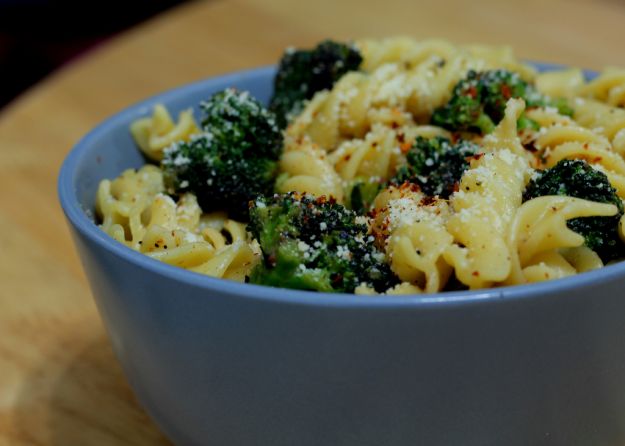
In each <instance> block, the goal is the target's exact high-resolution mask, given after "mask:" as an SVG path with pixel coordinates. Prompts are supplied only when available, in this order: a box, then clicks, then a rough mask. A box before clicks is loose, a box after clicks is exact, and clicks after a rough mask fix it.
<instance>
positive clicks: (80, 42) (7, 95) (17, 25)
mask: <svg viewBox="0 0 625 446" xmlns="http://www.w3.org/2000/svg"><path fill="white" fill-rule="evenodd" d="M186 1H188V0H151V1H150V0H131V1H128V0H126V1H120V0H108V1H75V0H0V79H2V84H1V85H2V86H1V87H0V109H1V108H2V107H3V106H5V105H6V104H8V103H9V102H10V101H11V100H13V99H14V98H16V97H17V96H18V95H19V94H20V93H21V92H22V91H24V90H26V89H27V88H28V87H30V86H31V85H33V84H35V83H36V82H37V81H39V80H40V79H42V78H44V77H45V76H46V75H47V74H49V73H51V72H52V71H54V70H55V69H57V68H59V67H61V66H62V65H64V64H65V63H67V62H69V61H71V60H73V59H75V58H77V57H80V55H81V54H83V53H85V52H86V51H88V50H89V49H91V48H93V47H95V46H97V45H99V44H101V43H103V42H105V41H106V40H108V39H109V38H111V37H113V36H114V35H116V34H118V33H120V32H122V31H124V30H126V29H128V28H131V27H132V26H134V25H136V24H138V23H140V22H143V21H145V20H147V19H149V18H151V17H153V16H155V15H156V14H159V13H161V12H164V11H166V10H168V9H170V8H172V7H173V6H176V5H178V4H181V3H184V2H186Z"/></svg>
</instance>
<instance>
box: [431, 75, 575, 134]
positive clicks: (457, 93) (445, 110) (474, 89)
mask: <svg viewBox="0 0 625 446" xmlns="http://www.w3.org/2000/svg"><path fill="white" fill-rule="evenodd" d="M510 98H522V99H524V100H525V104H526V107H527V108H531V107H555V108H557V109H558V111H559V112H560V113H562V114H565V115H568V116H572V115H573V109H572V108H571V107H570V106H569V105H568V104H567V103H566V100H564V99H556V100H553V99H551V98H548V97H547V96H544V95H542V94H540V93H539V92H538V91H537V90H536V89H535V88H534V87H533V86H532V85H530V84H528V83H527V82H525V81H524V80H523V79H521V77H520V76H519V74H518V73H514V72H510V71H507V70H490V71H482V72H475V71H473V70H471V71H469V72H468V73H467V76H466V78H465V79H463V80H461V81H460V82H458V83H457V84H456V86H455V87H454V89H453V92H452V97H451V99H450V100H449V102H448V103H447V104H446V105H444V106H442V107H440V108H438V109H436V110H435V111H434V113H433V114H432V118H431V122H432V124H434V125H439V126H441V127H444V128H446V129H449V130H452V131H468V132H475V133H480V134H487V133H490V132H492V131H493V130H494V128H495V125H497V124H498V123H499V122H500V121H501V120H502V118H503V116H504V112H505V109H506V103H507V102H508V100H509V99H510ZM519 126H520V128H536V127H537V123H536V122H534V121H532V120H531V119H529V118H527V117H526V116H522V117H521V120H520V123H519Z"/></svg>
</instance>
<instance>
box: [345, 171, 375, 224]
mask: <svg viewBox="0 0 625 446" xmlns="http://www.w3.org/2000/svg"><path fill="white" fill-rule="evenodd" d="M383 188H384V184H383V183H382V182H380V181H372V180H369V179H366V178H356V179H354V180H353V181H351V182H350V184H349V185H348V186H347V194H346V200H345V207H347V208H348V209H351V210H352V211H354V212H356V213H357V214H359V215H365V214H366V213H367V212H369V210H370V209H371V205H372V204H373V200H375V197H377V195H378V193H379V192H380V191H381V190H382V189H383Z"/></svg>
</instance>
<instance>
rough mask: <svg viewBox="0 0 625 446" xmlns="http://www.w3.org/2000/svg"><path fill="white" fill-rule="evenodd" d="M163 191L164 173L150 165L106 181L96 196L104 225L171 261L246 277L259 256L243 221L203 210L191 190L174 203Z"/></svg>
mask: <svg viewBox="0 0 625 446" xmlns="http://www.w3.org/2000/svg"><path fill="white" fill-rule="evenodd" d="M163 191H164V188H163V179H162V173H161V171H160V170H159V169H158V168H157V167H155V166H150V165H148V166H144V167H142V168H141V169H140V170H139V171H136V172H135V171H134V170H132V169H130V170H127V171H125V172H124V173H122V174H121V175H120V176H119V177H118V178H116V179H114V180H113V181H109V180H104V181H102V182H101V183H100V186H99V188H98V194H97V198H96V210H97V212H98V214H99V215H100V216H101V218H102V225H101V227H102V229H103V230H104V231H105V232H107V233H108V234H109V235H111V236H112V237H113V238H115V239H116V240H117V241H119V242H120V243H123V244H125V245H127V246H129V247H130V248H132V249H134V250H136V251H139V252H141V253H143V254H146V255H147V256H149V257H152V258H154V259H157V260H160V261H162V262H165V263H168V264H170V265H174V266H179V267H182V268H186V269H190V270H193V271H196V272H199V273H202V274H207V275H210V276H214V277H224V278H228V279H232V280H239V281H243V280H244V278H245V276H246V275H248V274H249V272H250V270H251V268H252V267H253V266H254V264H255V263H256V262H257V261H258V259H259V258H260V251H259V249H258V246H257V244H256V243H255V242H253V243H249V242H248V240H247V234H246V232H245V225H243V224H242V223H238V222H236V221H234V220H229V219H227V217H226V216H225V215H211V214H208V215H202V210H201V209H200V207H199V206H198V204H197V199H196V198H195V196H194V195H193V194H185V195H183V196H182V197H181V198H180V200H179V201H178V202H177V203H176V202H175V201H174V200H173V199H172V198H171V197H169V196H167V195H164V194H163Z"/></svg>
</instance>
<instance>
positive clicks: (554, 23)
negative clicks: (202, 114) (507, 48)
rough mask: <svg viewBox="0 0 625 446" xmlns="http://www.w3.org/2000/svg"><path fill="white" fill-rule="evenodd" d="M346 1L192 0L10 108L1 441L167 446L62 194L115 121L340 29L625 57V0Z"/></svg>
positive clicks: (569, 58) (570, 55)
mask: <svg viewBox="0 0 625 446" xmlns="http://www.w3.org/2000/svg"><path fill="white" fill-rule="evenodd" d="M334 3H335V2H332V1H329V0H316V1H314V2H301V3H299V2H291V1H288V0H273V1H271V2H269V1H267V2H265V1H262V0H232V1H206V2H192V3H190V4H187V5H185V6H183V7H180V8H178V9H176V10H173V11H171V12H169V13H167V14H165V15H163V16H160V17H158V18H156V19H155V20H153V21H151V22H149V23H147V24H144V25H141V26H139V27H137V28H136V29H133V30H131V31H129V32H127V33H126V34H124V35H122V36H121V37H119V38H116V39H114V40H113V41H111V42H108V43H106V44H105V45H103V46H102V47H101V48H98V49H97V50H95V51H93V52H91V53H90V54H88V55H87V56H85V57H83V58H82V59H80V60H77V61H75V62H74V63H72V64H71V65H69V66H67V67H66V68H63V69H62V70H60V71H59V72H57V73H55V74H54V75H53V76H51V77H49V78H48V79H47V80H45V81H44V82H42V83H41V84H39V85H37V86H36V87H35V88H33V89H32V90H30V91H29V92H27V93H26V94H25V95H24V96H22V97H21V98H20V99H19V100H17V101H16V102H14V103H13V104H11V105H10V106H9V107H8V108H6V109H5V110H4V111H3V112H2V114H0V279H1V288H0V445H12V446H13V445H56V446H74V445H76V446H87V445H88V446H98V445H106V446H118V445H137V446H138V445H163V444H169V443H168V441H167V440H166V438H165V437H164V436H163V435H162V434H161V433H159V431H158V429H157V428H156V427H155V425H154V424H153V423H152V422H151V421H150V419H149V418H148V417H147V416H146V415H145V414H144V412H143V411H142V410H141V408H140V407H139V406H138V405H137V403H136V402H135V400H134V397H133V395H132V393H131V391H130V389H129V387H128V385H127V384H126V382H125V380H124V377H123V375H122V373H121V370H120V367H119V365H118V363H117V361H116V360H115V358H114V356H113V354H112V352H111V349H110V347H109V343H108V340H107V338H106V335H105V333H104V330H103V327H102V325H101V322H100V319H99V317H98V315H97V313H96V309H95V306H94V304H93V301H92V298H91V295H90V291H89V288H88V285H87V283H86V281H85V278H84V276H83V273H82V270H81V266H80V264H79V261H78V259H77V256H76V254H75V253H74V249H73V246H72V243H71V241H70V239H69V234H68V231H67V229H66V226H65V221H64V218H63V216H62V213H61V210H60V208H59V205H58V204H57V198H56V185H55V181H56V175H57V172H58V169H59V166H60V163H61V161H62V159H63V157H64V156H65V154H66V153H67V152H68V150H69V149H70V148H71V147H72V145H73V144H74V143H75V142H76V141H77V140H78V139H79V138H80V137H81V136H82V135H83V134H84V133H85V132H87V131H88V130H89V129H90V128H92V127H93V126H94V125H95V124H96V123H97V122H99V121H100V120H102V119H103V118H105V117H106V116H107V115H109V114H111V113H114V112H115V111H117V110H119V109H120V108H122V107H125V106H127V105H129V104H131V103H133V102H135V101H137V100H139V99H142V98H144V97H146V96H148V95H151V94H154V93H156V92H159V91H161V90H164V89H167V88H171V87H173V86H176V85H179V84H183V83H187V82H191V81H194V80H197V79H200V78H203V77H206V76H211V75H215V74H219V73H224V72H228V71H233V70H238V69H242V68H249V67H254V66H257V65H263V64H269V63H273V62H275V61H276V60H277V59H278V57H279V55H280V54H281V52H282V50H283V48H284V47H285V46H287V45H295V46H297V45H311V44H313V43H315V42H316V41H318V40H320V39H321V38H324V37H328V36H332V37H335V38H338V39H347V38H358V37H365V36H372V37H378V36H386V35H396V34H406V35H414V36H416V37H419V38H426V37H433V36H434V37H443V38H448V39H451V40H453V41H456V42H484V43H509V44H512V45H513V46H514V47H515V48H517V53H518V55H520V56H521V57H524V58H528V59H534V60H548V61H554V62H561V63H568V64H574V65H579V66H584V67H587V68H601V67H602V66H605V65H620V66H625V51H623V42H625V26H624V25H625V5H624V4H622V3H621V2H619V0H599V1H591V0H568V1H567V0H548V1H538V0H529V1H510V2H501V1H497V0H485V1H483V2H481V4H480V3H478V2H470V3H469V2H467V6H465V2H463V1H462V0H454V1H451V2H444V1H436V2H431V3H430V4H423V5H420V6H416V5H417V2H415V1H411V0H385V1H362V0H361V1H351V2H341V3H339V2H336V4H334ZM469 4H470V5H471V6H468V5H469ZM120 13H123V12H121V11H120ZM624 416H625V414H624ZM224 446H225V445H224Z"/></svg>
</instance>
